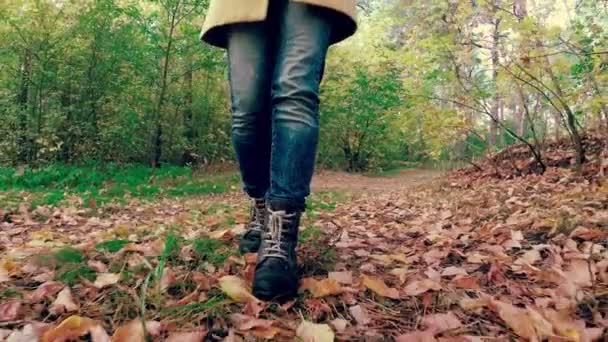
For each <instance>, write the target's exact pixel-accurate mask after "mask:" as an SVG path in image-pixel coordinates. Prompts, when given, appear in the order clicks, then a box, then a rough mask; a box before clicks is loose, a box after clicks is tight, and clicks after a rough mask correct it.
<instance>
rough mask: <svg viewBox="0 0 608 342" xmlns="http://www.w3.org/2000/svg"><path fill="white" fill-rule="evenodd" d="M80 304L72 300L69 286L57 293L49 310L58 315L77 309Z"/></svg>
mask: <svg viewBox="0 0 608 342" xmlns="http://www.w3.org/2000/svg"><path fill="white" fill-rule="evenodd" d="M79 308H80V306H79V305H78V304H76V303H75V302H74V298H73V296H72V291H71V290H70V288H69V287H67V286H66V287H64V288H63V290H61V292H59V294H58V295H57V299H55V301H54V302H53V304H52V305H51V307H50V308H49V311H50V312H51V313H53V314H56V315H59V314H63V313H68V312H74V311H78V309H79Z"/></svg>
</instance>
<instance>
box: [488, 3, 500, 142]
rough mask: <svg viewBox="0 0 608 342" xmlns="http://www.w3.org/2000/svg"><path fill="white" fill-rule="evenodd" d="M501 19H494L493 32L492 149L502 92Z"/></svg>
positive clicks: (496, 132) (495, 136)
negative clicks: (499, 72)
mask: <svg viewBox="0 0 608 342" xmlns="http://www.w3.org/2000/svg"><path fill="white" fill-rule="evenodd" d="M497 2H498V1H497ZM500 21H501V20H500V19H499V18H495V19H494V31H493V34H492V51H491V56H492V84H494V101H493V104H492V115H493V116H494V120H491V121H490V138H489V148H490V149H492V148H494V147H496V140H497V136H498V120H500V118H499V115H500V114H499V108H500V94H499V93H498V58H499V56H498V44H499V40H500V30H499V28H500Z"/></svg>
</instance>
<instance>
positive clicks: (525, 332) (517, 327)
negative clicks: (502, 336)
mask: <svg viewBox="0 0 608 342" xmlns="http://www.w3.org/2000/svg"><path fill="white" fill-rule="evenodd" d="M490 308H491V309H492V310H493V311H494V312H496V313H497V314H498V316H499V317H500V319H502V320H503V321H504V322H505V323H506V324H507V326H508V327H509V328H511V330H513V331H514V332H515V333H516V334H517V335H518V336H519V337H523V338H526V339H528V340H529V341H532V342H537V341H539V338H538V336H537V334H536V329H535V328H534V325H533V323H532V321H531V319H530V316H529V315H528V314H527V312H526V310H524V309H520V308H518V307H515V306H513V305H511V304H508V303H505V302H501V301H498V300H492V301H491V302H490Z"/></svg>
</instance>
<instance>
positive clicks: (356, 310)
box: [348, 305, 372, 325]
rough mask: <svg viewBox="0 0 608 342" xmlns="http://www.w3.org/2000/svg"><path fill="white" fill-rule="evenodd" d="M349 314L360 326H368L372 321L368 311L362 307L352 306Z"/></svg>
mask: <svg viewBox="0 0 608 342" xmlns="http://www.w3.org/2000/svg"><path fill="white" fill-rule="evenodd" d="M348 312H350V314H351V315H352V316H353V318H354V319H355V321H356V322H357V324H358V325H367V324H369V323H370V322H371V321H372V320H371V319H370V318H369V315H368V314H367V311H366V310H365V309H364V308H363V307H361V305H354V306H351V307H350V308H348Z"/></svg>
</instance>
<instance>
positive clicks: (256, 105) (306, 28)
mask: <svg viewBox="0 0 608 342" xmlns="http://www.w3.org/2000/svg"><path fill="white" fill-rule="evenodd" d="M330 34H331V21H330V20H329V18H328V15H327V13H326V10H324V9H322V8H320V7H315V6H310V5H306V4H302V3H297V2H292V1H287V0H272V1H271V2H270V7H269V9H268V18H267V20H266V21H264V22H256V23H245V24H236V25H233V26H232V27H231V28H230V32H229V34H228V59H229V79H230V89H231V100H232V119H233V120H232V141H233V144H234V147H235V150H236V155H237V159H238V163H239V167H240V171H241V177H242V180H243V183H244V190H245V192H246V193H247V194H248V195H249V196H251V197H253V198H262V197H266V198H267V199H268V200H269V202H270V203H271V206H273V203H275V204H276V206H277V207H287V208H292V209H296V210H302V209H304V203H305V198H306V196H308V195H309V194H310V182H311V179H312V175H313V170H314V163H315V155H316V150H317V142H318V139H319V84H320V82H321V78H322V77H323V68H324V65H325V56H326V53H327V48H328V46H329V43H330Z"/></svg>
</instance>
